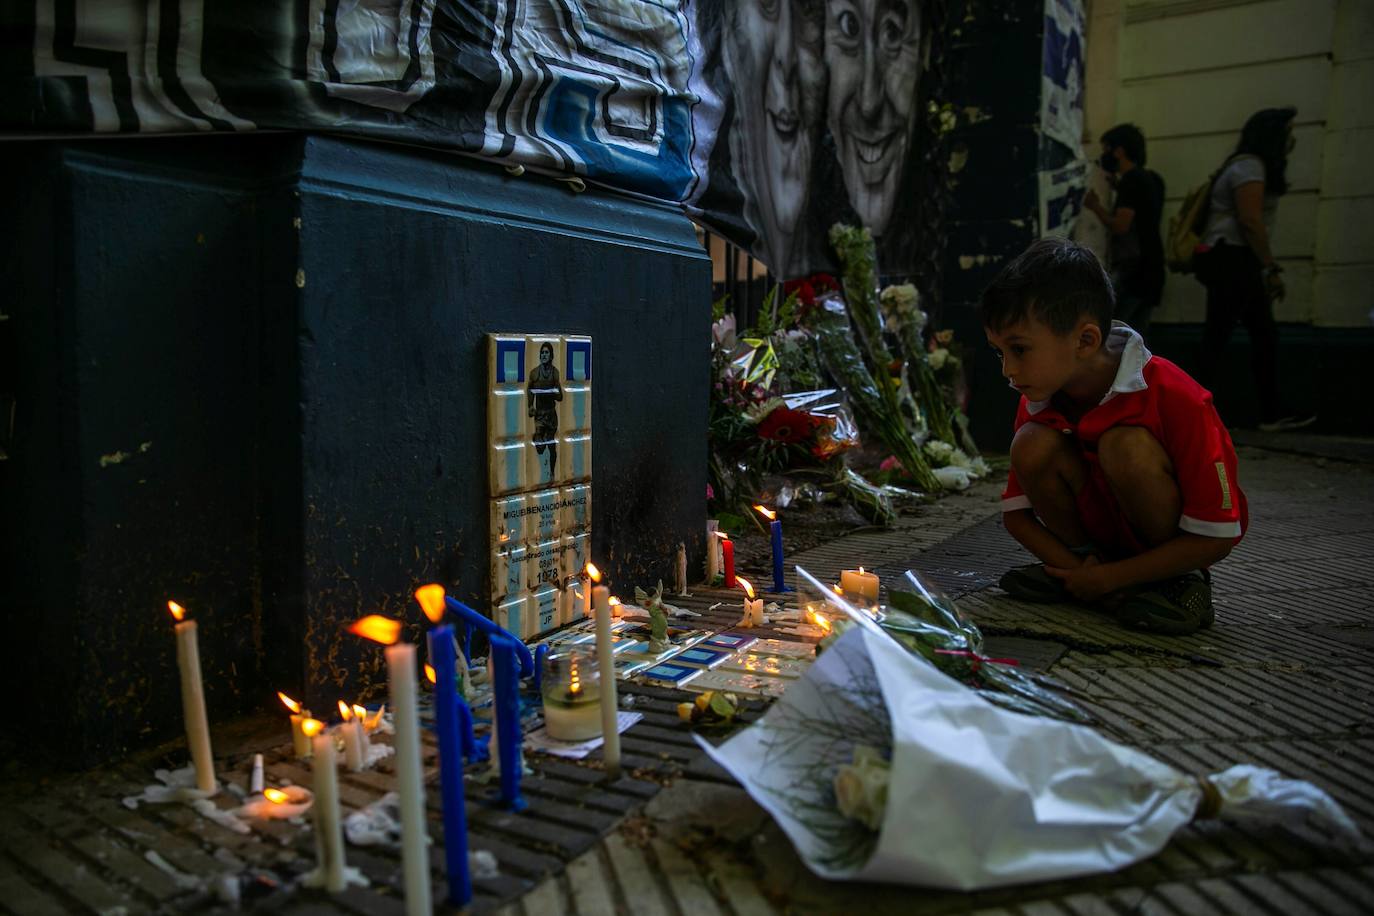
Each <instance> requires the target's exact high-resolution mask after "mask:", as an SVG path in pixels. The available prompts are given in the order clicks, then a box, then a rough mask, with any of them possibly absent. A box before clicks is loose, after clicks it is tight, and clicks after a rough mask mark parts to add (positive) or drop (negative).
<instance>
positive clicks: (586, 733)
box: [541, 649, 601, 741]
mask: <svg viewBox="0 0 1374 916" xmlns="http://www.w3.org/2000/svg"><path fill="white" fill-rule="evenodd" d="M544 664H545V671H544V675H543V678H542V679H541V686H542V688H543V691H542V692H543V695H544V727H545V728H546V729H547V730H548V733H549V736H550V737H552V738H557V739H558V740H559V741H586V740H587V739H589V738H595V737H596V736H597V735H599V734H601V681H600V678H599V677H598V672H597V667H596V664H595V661H594V660H593V659H592V657H591V656H590V655H589V654H587V653H584V652H579V651H577V650H575V649H574V650H569V651H568V652H567V653H565V654H555V655H550V656H548V657H547V658H546V659H545V661H544Z"/></svg>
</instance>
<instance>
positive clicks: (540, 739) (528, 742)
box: [525, 710, 644, 760]
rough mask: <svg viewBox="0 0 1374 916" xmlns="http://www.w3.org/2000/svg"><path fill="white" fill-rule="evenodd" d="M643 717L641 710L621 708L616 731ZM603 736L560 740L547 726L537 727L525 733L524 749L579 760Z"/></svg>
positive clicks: (597, 746) (599, 745) (598, 744)
mask: <svg viewBox="0 0 1374 916" xmlns="http://www.w3.org/2000/svg"><path fill="white" fill-rule="evenodd" d="M642 718H644V713H642V712H624V711H623V710H622V711H621V712H619V713H618V714H617V715H616V731H617V732H622V733H623V732H624V731H625V729H627V728H629V727H630V726H631V725H634V724H635V723H636V722H638V721H639V720H640V719H642ZM605 740H606V739H605V737H604V736H602V735H597V736H596V737H595V738H588V739H587V740H586V741H560V740H559V739H557V738H554V737H552V736H551V735H550V734H549V731H548V729H547V728H543V727H540V728H537V729H535V730H534V731H532V732H530V733H529V734H527V735H525V749H526V750H531V751H541V752H543V753H545V754H552V755H553V756H555V757H567V758H570V759H572V760H581V759H582V758H583V757H586V756H587V755H588V754H590V753H591V752H592V751H594V750H596V749H597V748H599V747H601V745H602V743H603V742H604V741H605Z"/></svg>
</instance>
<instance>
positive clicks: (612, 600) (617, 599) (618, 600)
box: [609, 595, 620, 605]
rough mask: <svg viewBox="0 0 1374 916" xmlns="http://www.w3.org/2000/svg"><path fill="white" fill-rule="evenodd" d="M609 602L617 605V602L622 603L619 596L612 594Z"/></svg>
mask: <svg viewBox="0 0 1374 916" xmlns="http://www.w3.org/2000/svg"><path fill="white" fill-rule="evenodd" d="M609 603H610V604H611V605H617V604H619V603H620V599H619V598H617V597H616V596H615V595H612V596H611V600H610V602H609Z"/></svg>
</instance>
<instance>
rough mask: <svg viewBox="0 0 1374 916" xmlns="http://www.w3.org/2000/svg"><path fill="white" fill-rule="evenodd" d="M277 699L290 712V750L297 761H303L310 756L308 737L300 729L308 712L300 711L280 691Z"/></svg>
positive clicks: (297, 706) (296, 705) (291, 700)
mask: <svg viewBox="0 0 1374 916" xmlns="http://www.w3.org/2000/svg"><path fill="white" fill-rule="evenodd" d="M277 697H278V699H280V700H281V702H282V705H283V706H285V707H286V708H287V709H288V710H290V712H291V749H292V750H293V751H294V752H295V754H296V758H297V759H298V760H304V759H305V758H306V757H309V756H310V736H309V735H307V734H306V733H305V731H304V730H303V729H302V728H301V725H302V723H304V722H305V720H306V719H309V718H310V710H308V709H302V708H301V704H299V703H297V702H296V701H295V700H293V699H291V698H290V697H289V696H287V695H286V694H284V693H282V692H281V691H280V690H278V691H277Z"/></svg>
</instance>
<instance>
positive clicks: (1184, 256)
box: [1164, 166, 1225, 274]
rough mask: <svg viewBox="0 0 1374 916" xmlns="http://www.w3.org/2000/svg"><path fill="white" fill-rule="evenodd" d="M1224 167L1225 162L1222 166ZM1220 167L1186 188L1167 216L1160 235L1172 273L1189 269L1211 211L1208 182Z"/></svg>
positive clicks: (1219, 172) (1212, 181)
mask: <svg viewBox="0 0 1374 916" xmlns="http://www.w3.org/2000/svg"><path fill="white" fill-rule="evenodd" d="M1222 168H1225V166H1222ZM1220 174H1221V169H1218V170H1217V171H1215V172H1213V173H1212V176H1211V177H1210V178H1208V179H1207V180H1206V181H1204V182H1203V183H1202V184H1200V185H1198V186H1197V187H1195V188H1192V189H1191V190H1189V191H1188V193H1187V195H1185V196H1184V198H1183V203H1182V204H1181V205H1180V206H1179V208H1178V212H1177V213H1175V214H1174V215H1173V216H1171V217H1170V218H1169V234H1168V235H1167V236H1166V237H1165V239H1164V263H1166V264H1168V265H1169V269H1170V270H1172V271H1173V272H1174V273H1176V274H1190V273H1192V272H1193V267H1194V265H1193V257H1194V255H1195V253H1196V252H1197V249H1198V246H1199V245H1201V244H1202V233H1203V231H1204V230H1205V229H1206V228H1207V217H1208V216H1210V215H1211V212H1212V185H1213V184H1214V183H1215V182H1216V180H1217V176H1218V175H1220Z"/></svg>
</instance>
